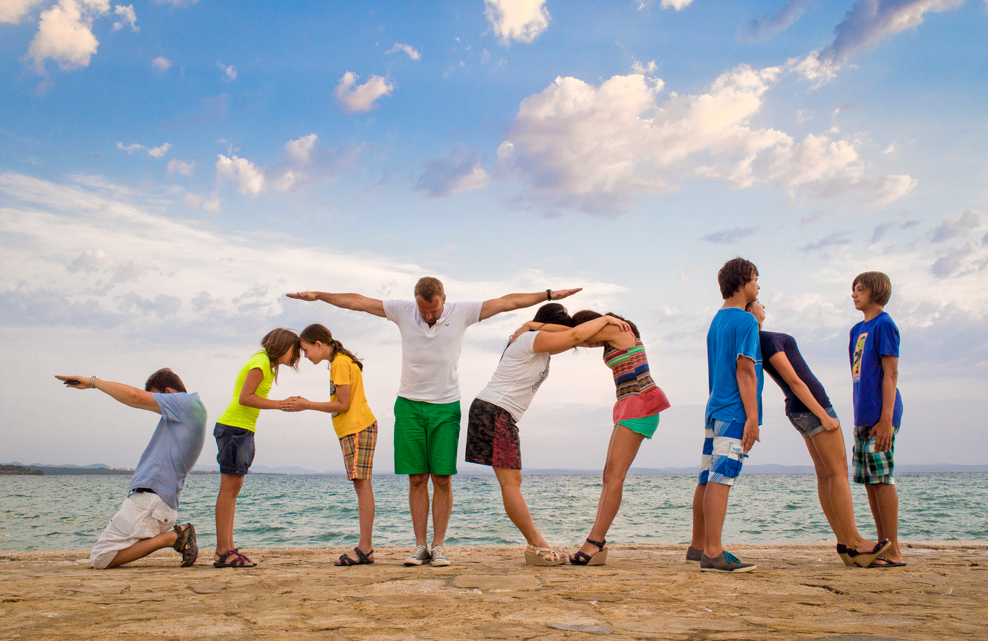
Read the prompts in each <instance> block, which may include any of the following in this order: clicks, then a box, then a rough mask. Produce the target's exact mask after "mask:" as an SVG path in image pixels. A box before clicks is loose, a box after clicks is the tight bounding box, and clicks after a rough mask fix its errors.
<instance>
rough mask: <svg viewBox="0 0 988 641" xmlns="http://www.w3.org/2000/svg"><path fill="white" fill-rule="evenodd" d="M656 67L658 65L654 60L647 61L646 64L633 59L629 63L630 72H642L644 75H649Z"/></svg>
mask: <svg viewBox="0 0 988 641" xmlns="http://www.w3.org/2000/svg"><path fill="white" fill-rule="evenodd" d="M656 69H658V66H657V65H656V64H655V61H654V60H651V61H649V63H648V64H642V63H641V62H638V61H637V60H635V61H634V62H632V63H631V71H632V72H634V73H638V74H642V75H646V76H647V75H649V74H652V73H655V70H656Z"/></svg>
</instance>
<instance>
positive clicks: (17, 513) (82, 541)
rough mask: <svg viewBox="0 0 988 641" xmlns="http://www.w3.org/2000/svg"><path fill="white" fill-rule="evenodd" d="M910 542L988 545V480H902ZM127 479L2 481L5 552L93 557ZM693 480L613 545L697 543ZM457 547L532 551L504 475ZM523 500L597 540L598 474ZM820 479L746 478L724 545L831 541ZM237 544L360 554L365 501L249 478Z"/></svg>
mask: <svg viewBox="0 0 988 641" xmlns="http://www.w3.org/2000/svg"><path fill="white" fill-rule="evenodd" d="M896 481H897V483H898V488H899V536H900V538H902V539H904V540H925V541H931V540H938V541H958V540H961V541H985V540H988V509H986V506H988V474H983V473H980V474H979V473H965V474H903V475H901V476H898V477H897V478H896ZM129 483H130V479H129V477H126V476H0V550H82V549H88V548H89V547H91V546H92V544H93V542H94V541H95V540H96V538H97V536H99V533H100V532H101V531H102V530H103V528H104V527H105V526H106V524H107V522H108V521H109V519H110V517H112V516H113V514H114V513H115V512H116V510H117V508H118V507H119V506H120V503H121V502H122V501H123V499H124V498H125V496H126V493H127V488H128V486H129ZM695 483H696V480H695V477H694V476H664V475H635V476H630V477H628V479H627V482H626V484H625V489H624V502H623V504H622V506H621V511H620V513H618V516H617V519H616V520H615V522H614V525H613V526H612V527H611V531H610V532H609V533H608V535H607V538H608V540H609V541H613V542H615V543H623V542H665V543H687V542H688V541H689V538H690V502H691V500H692V496H693V488H694V487H695ZM218 487H219V476H218V475H195V476H192V477H190V478H189V479H188V482H187V484H186V488H185V491H184V492H183V493H182V506H181V508H180V510H179V519H180V521H181V522H185V521H192V522H193V523H195V525H196V529H197V531H198V532H199V539H200V545H201V546H202V547H204V548H205V549H209V547H210V546H212V545H214V544H215V527H214V521H213V504H214V502H215V500H216V491H217V489H218ZM453 488H454V489H453V492H454V506H453V518H452V520H451V523H450V528H449V534H448V535H447V538H446V542H447V544H449V545H514V544H521V543H524V539H523V538H522V536H521V534H520V533H519V532H518V531H517V530H516V529H515V528H514V526H513V525H512V524H511V522H510V521H509V520H508V518H507V516H505V514H504V509H503V507H502V505H501V495H500V491H499V489H498V484H497V480H496V479H495V478H494V477H493V476H466V475H461V476H458V477H456V478H455V480H454V485H453ZM374 489H375V498H376V501H377V519H376V522H375V528H374V543H375V545H409V544H410V543H413V542H414V541H413V537H412V533H411V530H412V528H411V521H410V518H409V514H408V499H407V479H406V477H403V476H380V477H376V478H375V479H374ZM522 490H523V492H524V494H525V497H526V499H527V500H528V503H529V506H530V508H531V510H532V514H533V516H534V518H535V522H536V525H538V527H539V529H540V530H541V531H542V533H543V534H544V535H545V537H546V539H548V540H549V542H550V543H552V544H553V545H563V546H572V545H574V544H576V543H578V542H581V541H582V540H583V538H584V537H586V536H587V534H588V531H589V528H590V525H591V524H592V522H593V518H594V512H595V510H596V506H597V498H598V496H599V494H600V478H599V477H597V476H590V475H544V476H527V477H525V482H524V485H523V486H522ZM852 493H853V496H854V504H855V511H856V514H857V520H858V527H859V529H860V530H861V532H862V534H863V535H864V536H866V537H868V538H874V524H873V522H872V520H871V514H870V512H869V511H868V501H867V498H866V496H865V493H864V490H863V489H862V488H861V487H860V486H855V485H853V484H852ZM832 538H833V535H832V534H831V532H830V530H829V528H828V527H827V522H826V520H825V519H824V516H823V513H822V512H821V511H820V504H819V503H818V500H817V495H816V478H815V477H814V476H813V475H809V474H792V475H784V474H764V475H759V474H750V475H744V476H742V477H741V479H740V480H739V481H738V484H737V485H736V486H735V487H734V489H732V490H731V501H730V507H729V509H728V516H727V521H726V524H725V526H724V540H725V542H732V541H733V542H738V543H770V542H780V541H829V540H832ZM236 541H237V545H238V546H240V547H241V548H252V547H282V546H341V545H345V546H352V545H355V544H356V542H357V502H356V497H355V495H354V493H353V486H352V484H351V483H349V482H348V481H347V480H346V479H345V478H344V477H341V476H260V475H256V476H255V475H250V476H248V477H247V481H246V482H245V484H244V489H243V491H242V493H241V495H240V499H239V501H238V502H237V520H236Z"/></svg>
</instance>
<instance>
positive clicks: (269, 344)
mask: <svg viewBox="0 0 988 641" xmlns="http://www.w3.org/2000/svg"><path fill="white" fill-rule="evenodd" d="M261 347H263V348H264V351H265V352H266V353H267V355H268V360H270V361H271V371H272V372H273V373H274V380H275V382H277V381H278V359H279V358H281V357H282V356H284V355H285V353H286V352H287V351H288V350H292V360H290V361H289V362H288V366H289V367H291V368H292V369H293V370H295V371H298V360H299V358H300V357H301V356H302V347H301V346H300V345H299V343H298V334H296V333H295V332H293V331H292V330H290V329H285V328H283V327H279V328H278V329H272V330H271V331H270V332H268V333H267V334H265V335H264V338H262V339H261Z"/></svg>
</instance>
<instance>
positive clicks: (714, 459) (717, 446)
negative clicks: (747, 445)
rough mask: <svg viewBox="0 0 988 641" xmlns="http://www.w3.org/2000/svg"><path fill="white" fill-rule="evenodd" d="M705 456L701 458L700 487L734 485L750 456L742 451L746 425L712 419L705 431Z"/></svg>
mask: <svg viewBox="0 0 988 641" xmlns="http://www.w3.org/2000/svg"><path fill="white" fill-rule="evenodd" d="M704 436H705V438H704V439H703V456H701V457H700V481H699V482H700V485H704V484H706V483H720V484H721V485H734V479H736V478H737V477H738V475H739V474H741V466H742V464H743V461H744V459H745V458H746V457H747V456H748V455H747V454H745V453H744V450H742V449H741V437H742V436H744V423H738V422H737V421H718V420H717V419H714V418H712V419H710V420H709V421H707V427H706V429H705V430H704Z"/></svg>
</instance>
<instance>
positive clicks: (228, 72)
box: [216, 62, 237, 82]
mask: <svg viewBox="0 0 988 641" xmlns="http://www.w3.org/2000/svg"><path fill="white" fill-rule="evenodd" d="M216 66H217V67H219V68H220V71H222V72H223V74H224V75H225V76H226V79H227V80H228V81H231V82H232V81H234V80H236V79H237V70H236V69H235V68H234V67H233V65H229V66H227V65H224V64H223V63H222V62H217V63H216Z"/></svg>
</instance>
